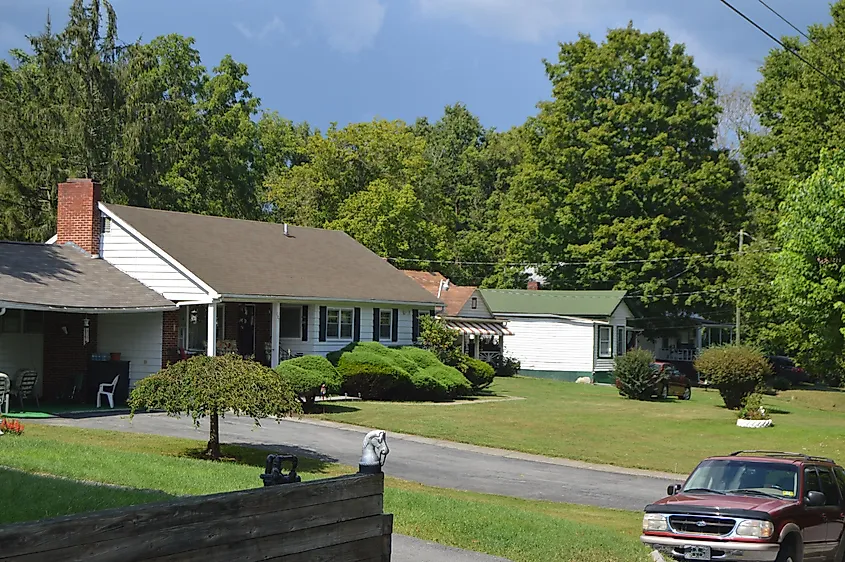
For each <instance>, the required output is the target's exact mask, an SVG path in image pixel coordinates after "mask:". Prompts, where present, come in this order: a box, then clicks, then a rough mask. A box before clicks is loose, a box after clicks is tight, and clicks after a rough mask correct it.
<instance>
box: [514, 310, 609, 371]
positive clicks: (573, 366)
mask: <svg viewBox="0 0 845 562" xmlns="http://www.w3.org/2000/svg"><path fill="white" fill-rule="evenodd" d="M507 320H508V329H509V330H510V331H511V332H513V336H506V337H505V338H503V341H504V351H505V355H508V356H511V357H515V358H516V359H518V360H519V362H520V364H521V365H522V370H523V371H525V374H528V375H530V374H531V372H532V371H534V372H538V373H548V372H552V373H555V372H556V373H571V374H573V375H575V374H578V375H583V374H590V373H591V371H592V369H593V355H594V347H593V324H592V322H579V321H577V320H569V319H561V318H526V317H509V318H507ZM554 378H571V377H568V376H561V377H554Z"/></svg>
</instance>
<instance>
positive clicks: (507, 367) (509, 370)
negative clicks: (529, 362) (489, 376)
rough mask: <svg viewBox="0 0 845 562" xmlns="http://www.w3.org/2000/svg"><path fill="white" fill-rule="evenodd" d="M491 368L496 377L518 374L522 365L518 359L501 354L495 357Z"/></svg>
mask: <svg viewBox="0 0 845 562" xmlns="http://www.w3.org/2000/svg"><path fill="white" fill-rule="evenodd" d="M493 368H494V369H495V371H496V376H497V377H513V376H515V375H518V374H519V370H520V369H521V368H522V365H521V364H520V363H519V359H515V358H513V357H505V356H504V355H502V356H501V357H499V358H498V359H496V362H495V364H494V366H493Z"/></svg>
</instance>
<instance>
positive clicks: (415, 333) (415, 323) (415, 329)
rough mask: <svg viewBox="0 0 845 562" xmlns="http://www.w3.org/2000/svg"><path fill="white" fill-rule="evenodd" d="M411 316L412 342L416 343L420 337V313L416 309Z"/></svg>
mask: <svg viewBox="0 0 845 562" xmlns="http://www.w3.org/2000/svg"><path fill="white" fill-rule="evenodd" d="M411 314H412V315H413V316H411V341H414V342H416V341H417V339H419V337H420V311H419V310H417V309H416V308H415V309H414V310H413V311H412V312H411Z"/></svg>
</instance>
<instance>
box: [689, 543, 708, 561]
mask: <svg viewBox="0 0 845 562" xmlns="http://www.w3.org/2000/svg"><path fill="white" fill-rule="evenodd" d="M684 559H685V560H710V547H709V546H699V545H692V546H685V547H684Z"/></svg>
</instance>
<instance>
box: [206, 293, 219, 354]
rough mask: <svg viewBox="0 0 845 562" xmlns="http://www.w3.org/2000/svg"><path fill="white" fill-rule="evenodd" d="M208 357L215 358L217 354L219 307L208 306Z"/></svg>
mask: <svg viewBox="0 0 845 562" xmlns="http://www.w3.org/2000/svg"><path fill="white" fill-rule="evenodd" d="M206 339H207V344H206V355H208V356H209V357H214V356H215V355H216V354H217V305H216V304H214V303H211V304H210V305H208V326H207V332H206Z"/></svg>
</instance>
